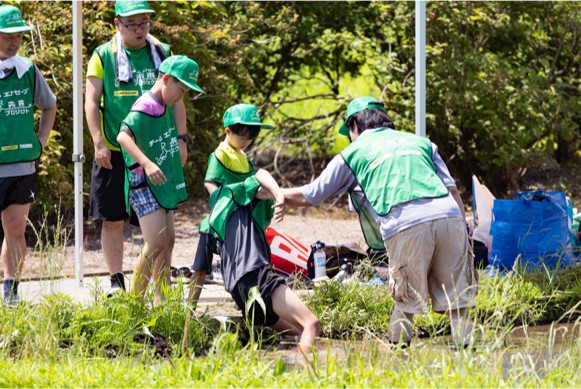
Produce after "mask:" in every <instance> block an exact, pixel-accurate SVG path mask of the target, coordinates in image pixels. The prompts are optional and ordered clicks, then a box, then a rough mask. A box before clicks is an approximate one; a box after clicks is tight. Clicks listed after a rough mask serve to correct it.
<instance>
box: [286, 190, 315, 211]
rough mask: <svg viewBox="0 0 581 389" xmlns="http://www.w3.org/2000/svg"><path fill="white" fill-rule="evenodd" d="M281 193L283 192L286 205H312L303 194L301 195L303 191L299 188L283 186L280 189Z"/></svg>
mask: <svg viewBox="0 0 581 389" xmlns="http://www.w3.org/2000/svg"><path fill="white" fill-rule="evenodd" d="M282 193H283V194H284V199H285V200H286V203H287V204H288V205H292V206H295V207H308V206H310V205H312V204H311V203H309V202H308V201H307V199H306V198H305V196H303V192H301V190H300V188H285V189H282Z"/></svg>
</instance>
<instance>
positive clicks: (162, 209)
mask: <svg viewBox="0 0 581 389" xmlns="http://www.w3.org/2000/svg"><path fill="white" fill-rule="evenodd" d="M159 73H160V74H159V77H158V79H157V81H156V82H155V84H154V85H153V87H152V88H151V90H150V91H147V92H145V93H144V94H143V95H142V96H141V97H140V98H139V99H138V100H137V101H136V102H135V104H133V107H132V108H131V112H130V113H129V114H128V115H127V117H126V118H125V120H123V122H122V123H121V129H120V131H119V135H118V136H117V141H118V142H119V144H120V145H121V147H122V153H123V158H124V160H125V165H126V172H125V193H126V199H127V200H126V205H127V207H129V206H131V207H132V208H133V210H134V211H135V213H136V214H137V217H138V218H139V225H140V227H141V230H142V233H143V239H144V241H145V246H144V248H143V250H141V254H140V255H139V259H138V260H137V263H136V264H135V269H134V272H133V279H132V291H133V292H135V293H138V294H140V295H141V296H142V297H143V296H144V295H145V292H146V290H147V286H148V284H149V280H150V278H152V277H153V280H154V287H155V297H154V304H156V305H157V304H159V303H160V302H161V301H162V300H164V299H165V295H166V292H167V290H168V288H169V285H170V283H169V281H170V278H169V277H170V275H169V271H170V266H171V257H172V252H173V246H174V241H175V231H174V212H173V210H174V209H176V208H177V206H178V204H179V203H180V202H182V201H184V200H186V198H187V194H186V184H185V182H184V172H183V169H182V163H181V159H180V149H179V146H178V141H179V139H180V136H178V133H177V129H176V121H175V119H174V115H173V112H172V107H171V105H172V104H173V103H175V102H176V101H178V100H181V99H182V97H183V96H184V94H185V93H186V92H187V91H188V90H189V89H194V90H196V91H198V92H200V93H205V92H204V91H203V90H202V88H200V87H199V86H198V84H197V80H198V64H197V63H196V62H195V61H193V60H191V59H189V58H188V57H186V56H182V55H176V56H172V57H169V58H167V59H166V60H164V61H163V62H162V63H161V66H160V67H159Z"/></svg>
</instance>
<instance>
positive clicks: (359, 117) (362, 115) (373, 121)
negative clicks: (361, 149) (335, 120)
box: [347, 108, 395, 133]
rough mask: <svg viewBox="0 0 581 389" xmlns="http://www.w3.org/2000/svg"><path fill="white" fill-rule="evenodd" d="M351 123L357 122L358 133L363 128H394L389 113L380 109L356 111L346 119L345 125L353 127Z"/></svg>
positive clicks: (363, 129)
mask: <svg viewBox="0 0 581 389" xmlns="http://www.w3.org/2000/svg"><path fill="white" fill-rule="evenodd" d="M353 124H357V129H358V130H359V133H362V132H363V131H365V130H371V129H374V128H391V129H392V130H395V126H394V125H393V121H392V120H391V118H390V117H389V115H388V114H387V113H385V112H383V111H382V110H380V109H375V108H372V109H364V110H363V111H361V112H358V113H356V114H355V115H353V116H351V117H350V118H349V120H347V127H348V128H349V129H351V130H352V129H353V128H354V127H353Z"/></svg>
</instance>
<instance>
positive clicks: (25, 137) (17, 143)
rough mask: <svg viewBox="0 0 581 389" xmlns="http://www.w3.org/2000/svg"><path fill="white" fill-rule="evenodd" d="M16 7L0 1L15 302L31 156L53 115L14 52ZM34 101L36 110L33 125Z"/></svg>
mask: <svg viewBox="0 0 581 389" xmlns="http://www.w3.org/2000/svg"><path fill="white" fill-rule="evenodd" d="M30 30H32V27H30V26H28V25H26V24H25V23H24V22H23V21H22V14H21V13H20V10H19V9H18V8H16V7H14V6H11V5H2V6H0V95H1V96H2V97H1V100H0V211H1V213H2V228H3V230H4V241H3V242H2V254H1V256H2V263H3V266H4V301H5V302H7V303H8V304H15V303H16V302H18V283H19V279H20V274H21V273H22V266H23V264H24V259H25V255H26V240H25V237H24V231H25V229H26V219H27V217H28V212H29V210H30V204H31V203H32V202H33V201H34V198H35V191H36V188H35V175H36V173H35V172H36V169H35V161H36V160H37V159H38V158H39V157H40V154H41V152H42V149H43V147H45V146H46V143H47V142H48V137H49V135H50V131H51V129H52V126H53V124H54V119H55V116H56V97H55V95H54V94H53V93H52V91H51V89H50V88H49V86H48V85H47V83H46V81H45V80H44V78H43V77H42V74H40V71H39V70H38V68H37V67H36V65H34V63H33V62H32V61H31V60H30V59H29V58H26V57H20V56H18V55H17V54H18V50H19V49H20V44H21V43H22V38H23V36H24V32H27V31H30ZM34 106H36V107H37V108H39V109H40V110H41V114H40V124H39V128H38V132H35V131H34Z"/></svg>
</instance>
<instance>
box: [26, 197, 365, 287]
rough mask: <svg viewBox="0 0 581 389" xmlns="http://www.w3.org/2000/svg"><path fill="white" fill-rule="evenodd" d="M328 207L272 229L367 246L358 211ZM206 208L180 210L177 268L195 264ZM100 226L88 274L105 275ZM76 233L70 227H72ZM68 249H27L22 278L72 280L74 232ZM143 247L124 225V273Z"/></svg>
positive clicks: (305, 239)
mask: <svg viewBox="0 0 581 389" xmlns="http://www.w3.org/2000/svg"><path fill="white" fill-rule="evenodd" d="M332 209H333V208H332V207H330V206H327V207H326V208H321V209H310V210H306V209H289V210H288V213H287V215H286V216H285V220H284V221H283V222H282V223H279V224H274V225H272V227H274V228H275V229H277V230H279V231H281V232H284V233H286V234H288V235H290V236H291V237H293V238H294V239H296V240H298V241H299V242H301V243H303V244H305V245H307V246H308V245H310V244H311V243H313V242H315V241H317V240H320V241H322V242H325V243H326V244H333V245H336V244H337V243H341V242H354V243H357V244H359V245H360V246H361V247H363V248H366V247H367V246H366V245H365V241H364V239H363V235H362V234H361V231H360V228H359V222H358V220H357V215H356V214H355V213H350V212H346V211H341V210H338V211H337V210H332ZM206 213H207V209H206V206H205V205H204V204H201V203H193V202H188V203H185V204H182V205H181V206H180V208H179V209H178V211H176V217H175V223H176V242H175V247H174V258H173V265H174V266H176V267H180V266H189V265H191V263H192V260H193V257H194V254H195V252H196V248H197V245H198V240H199V232H198V225H199V223H200V222H201V220H202V219H203V217H204V216H205V215H206ZM98 228H99V227H98V225H96V224H93V223H86V224H85V231H84V232H85V234H84V236H85V242H84V253H83V266H84V273H85V274H102V273H106V272H107V267H106V265H105V262H104V260H103V255H102V251H101V242H100V236H99V235H100V233H99V230H98ZM71 229H72V227H71ZM69 236H70V237H71V240H70V242H69V244H68V245H67V246H66V247H61V248H59V249H58V250H54V249H41V250H38V249H37V250H33V249H30V248H29V249H28V255H27V259H26V262H25V266H24V271H23V278H30V277H47V276H48V277H51V276H52V277H55V276H56V277H74V269H75V253H74V249H75V248H74V241H73V240H72V239H73V238H74V233H72V231H71V232H70V234H69ZM142 245H143V239H142V236H141V231H140V229H139V227H134V226H131V225H129V223H126V224H125V247H124V249H125V251H124V261H123V269H124V271H131V270H132V269H133V265H134V263H135V261H136V259H137V257H138V255H139V251H140V249H141V247H142Z"/></svg>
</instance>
